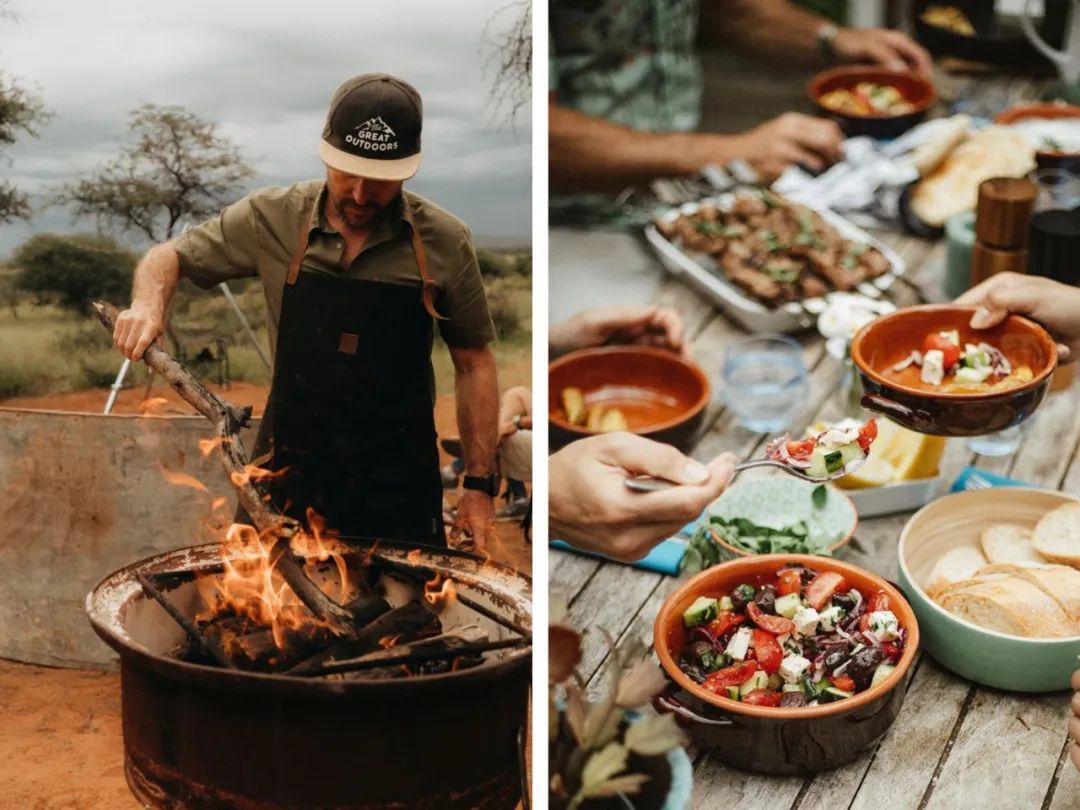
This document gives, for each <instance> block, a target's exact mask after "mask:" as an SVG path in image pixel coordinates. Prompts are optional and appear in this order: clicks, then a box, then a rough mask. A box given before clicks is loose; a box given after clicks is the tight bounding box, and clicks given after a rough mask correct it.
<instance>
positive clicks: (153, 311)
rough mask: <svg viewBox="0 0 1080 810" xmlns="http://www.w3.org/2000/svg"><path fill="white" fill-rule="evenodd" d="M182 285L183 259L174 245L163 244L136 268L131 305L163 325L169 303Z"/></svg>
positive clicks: (152, 250) (153, 250)
mask: <svg viewBox="0 0 1080 810" xmlns="http://www.w3.org/2000/svg"><path fill="white" fill-rule="evenodd" d="M179 283H180V260H179V258H178V257H177V255H176V251H175V250H174V249H173V247H172V244H171V243H169V242H164V243H163V244H160V245H155V246H154V247H152V248H150V250H148V251H147V252H146V255H144V256H143V258H142V260H141V261H140V262H139V264H138V266H137V267H136V268H135V280H134V282H133V284H132V289H131V306H132V308H133V309H141V310H143V311H145V312H147V313H148V314H149V315H150V316H151V317H153V318H155V319H157V320H158V321H160V322H164V320H165V312H166V310H167V309H168V306H169V302H170V301H171V300H172V297H173V294H174V293H175V292H176V288H177V286H178V285H179Z"/></svg>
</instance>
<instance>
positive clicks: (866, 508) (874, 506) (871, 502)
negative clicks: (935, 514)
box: [844, 476, 944, 518]
mask: <svg viewBox="0 0 1080 810" xmlns="http://www.w3.org/2000/svg"><path fill="white" fill-rule="evenodd" d="M943 487H944V480H943V479H942V478H941V476H934V477H933V478H922V479H919V480H917V481H898V482H896V483H894V484H884V485H883V486H880V487H869V488H867V489H848V490H844V494H846V495H847V496H848V497H849V498H851V502H852V503H853V504H854V505H855V509H856V510H857V511H858V513H859V517H861V518H872V517H880V516H882V515H894V514H896V513H897V512H910V511H911V510H912V509H918V508H920V507H922V506H925V505H926V504H927V503H929V502H930V501H931V500H932V499H933V498H934V497H935V496H936V495H937V493H938V492H939V491H941V489H942V488H943Z"/></svg>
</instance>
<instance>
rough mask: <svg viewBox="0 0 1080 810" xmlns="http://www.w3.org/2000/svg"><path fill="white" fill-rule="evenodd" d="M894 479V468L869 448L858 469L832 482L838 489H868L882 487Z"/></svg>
mask: <svg viewBox="0 0 1080 810" xmlns="http://www.w3.org/2000/svg"><path fill="white" fill-rule="evenodd" d="M894 480H896V468H895V467H893V465H892V464H890V463H889V462H888V461H886V460H885V459H883V458H882V457H881V456H880V455H876V454H875V453H874V452H873V446H871V448H870V455H869V456H868V457H867V459H866V461H865V462H863V465H862V466H861V467H859V469H857V470H855V472H853V473H848V474H847V475H845V476H843V477H842V478H837V479H836V480H835V481H833V483H834V484H835V485H836V486H838V487H840V489H870V488H871V487H883V486H885V485H886V484H891V483H892V482H893V481H894Z"/></svg>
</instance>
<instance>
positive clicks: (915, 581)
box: [897, 487, 1080, 692]
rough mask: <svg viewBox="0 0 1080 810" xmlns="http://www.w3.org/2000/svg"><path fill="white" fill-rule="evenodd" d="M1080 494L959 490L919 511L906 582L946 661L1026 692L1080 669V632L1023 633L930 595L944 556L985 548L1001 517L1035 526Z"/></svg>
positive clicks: (909, 541) (1044, 688)
mask: <svg viewBox="0 0 1080 810" xmlns="http://www.w3.org/2000/svg"><path fill="white" fill-rule="evenodd" d="M1078 501H1080V499H1077V498H1074V497H1073V496H1071V495H1067V494H1065V493H1063V492H1052V491H1049V490H1039V489H1029V488H1025V487H1008V488H991V489H983V490H975V491H972V492H957V493H954V494H951V495H946V496H945V497H943V498H939V499H938V500H936V501H934V502H933V503H931V504H929V505H928V506H925V507H923V508H922V509H920V510H919V511H918V512H916V513H915V514H914V515H913V516H912V517H911V519H910V520H909V521H908V522H907V524H906V525H905V526H904V529H903V531H902V532H901V533H900V542H899V547H898V551H897V557H898V560H899V578H900V587H901V588H902V589H903V590H904V593H905V594H906V595H907V597H908V599H909V600H910V601H911V606H912V608H913V609H914V611H915V615H916V616H917V617H918V620H919V628H920V631H921V633H922V640H923V644H924V646H925V648H926V651H927V652H928V653H930V654H931V655H932V656H933V657H934V658H935V659H936V660H937V661H938V662H939V663H940V664H941V665H942V666H944V667H946V668H948V669H950V670H952V671H953V672H955V673H956V674H958V675H960V676H962V677H964V678H967V679H968V680H972V681H975V682H976V683H981V684H984V685H986V686H992V687H994V688H997V689H1006V690H1010V691H1018V692H1052V691H1056V690H1059V689H1066V688H1068V686H1069V678H1070V676H1071V675H1072V673H1073V672H1074V671H1075V670H1076V669H1077V668H1078V667H1080V662H1078V661H1077V655H1078V654H1080V637H1074V638H1056V639H1049V638H1021V637H1018V636H1011V635H1006V634H1004V633H999V632H996V631H993V630H987V629H985V628H983V627H979V626H978V625H976V624H973V623H972V622H969V621H967V620H965V619H962V618H960V617H958V616H955V615H953V614H952V613H949V612H948V611H947V610H945V609H944V608H943V607H941V606H940V605H939V604H937V603H936V602H935V601H934V600H933V599H931V598H930V596H929V594H928V593H927V590H926V588H927V586H928V584H929V578H930V575H931V572H932V571H933V569H934V566H935V565H936V563H937V561H938V560H939V559H940V558H941V557H942V556H943V555H944V554H946V553H948V552H950V551H952V550H953V549H958V548H962V547H965V546H970V547H978V546H979V538H980V535H981V533H982V531H983V530H984V529H986V528H987V527H989V526H991V525H994V524H996V523H1013V524H1018V525H1022V526H1026V527H1029V528H1034V526H1035V524H1036V523H1037V522H1038V521H1039V519H1040V518H1041V517H1042V516H1043V515H1045V514H1046V513H1047V512H1049V511H1051V510H1052V509H1055V508H1056V507H1058V506H1061V505H1062V504H1067V503H1076V502H1078Z"/></svg>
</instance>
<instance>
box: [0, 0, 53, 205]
mask: <svg viewBox="0 0 1080 810" xmlns="http://www.w3.org/2000/svg"><path fill="white" fill-rule="evenodd" d="M16 19H17V17H16V15H15V14H14V12H12V11H11V10H10V9H9V7H8V3H7V2H6V0H0V21H4V20H8V21H12V20H16ZM48 118H49V116H48V113H46V112H45V107H44V106H43V105H42V103H41V99H39V98H38V97H37V96H35V95H34V94H33V93H31V92H29V91H28V90H26V89H25V88H24V87H22V86H21V85H20V84H19V83H18V81H17V80H16V79H14V78H12V77H10V76H8V75H6V74H4V73H3V72H0V160H3V161H4V162H6V163H11V158H9V157H8V156H7V154H6V153H5V151H4V148H5V147H8V146H11V145H12V144H14V143H15V141H16V140H17V139H18V137H19V136H20V135H22V134H25V135H30V136H32V137H37V134H38V132H37V127H38V125H40V124H44V123H45V122H46V121H47V120H48ZM28 216H30V203H29V202H28V201H27V199H26V194H24V193H23V192H21V191H19V190H18V189H17V188H15V186H14V184H13V183H11V181H9V180H0V224H3V223H5V222H11V221H13V220H16V219H21V218H25V217H28Z"/></svg>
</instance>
